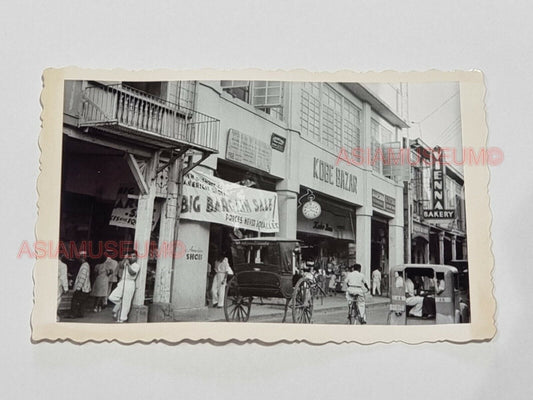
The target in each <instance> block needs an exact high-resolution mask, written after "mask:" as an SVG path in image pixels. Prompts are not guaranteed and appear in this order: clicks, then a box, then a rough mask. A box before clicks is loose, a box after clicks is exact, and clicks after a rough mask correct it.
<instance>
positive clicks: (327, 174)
mask: <svg viewBox="0 0 533 400" xmlns="http://www.w3.org/2000/svg"><path fill="white" fill-rule="evenodd" d="M313 179H314V180H315V181H320V182H325V183H327V184H329V185H331V186H335V187H338V188H340V189H342V190H345V191H347V192H351V193H356V194H357V176H355V175H353V174H350V173H349V172H347V171H345V170H343V169H341V168H339V167H336V166H335V165H333V164H330V163H327V162H325V161H322V160H321V159H319V158H317V157H314V158H313Z"/></svg>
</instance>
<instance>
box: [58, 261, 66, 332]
mask: <svg viewBox="0 0 533 400" xmlns="http://www.w3.org/2000/svg"><path fill="white" fill-rule="evenodd" d="M58 264H59V266H58V271H57V316H56V321H58V322H59V305H60V304H61V298H62V297H63V295H64V294H65V293H67V292H68V272H67V264H65V263H64V262H63V256H61V257H60V258H59V260H58Z"/></svg>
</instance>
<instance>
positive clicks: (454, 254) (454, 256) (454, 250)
mask: <svg viewBox="0 0 533 400" xmlns="http://www.w3.org/2000/svg"><path fill="white" fill-rule="evenodd" d="M452 260H457V237H456V236H455V235H452Z"/></svg>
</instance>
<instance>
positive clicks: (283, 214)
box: [276, 190, 298, 239]
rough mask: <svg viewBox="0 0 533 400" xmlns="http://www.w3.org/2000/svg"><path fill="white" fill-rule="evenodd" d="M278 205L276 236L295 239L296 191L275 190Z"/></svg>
mask: <svg viewBox="0 0 533 400" xmlns="http://www.w3.org/2000/svg"><path fill="white" fill-rule="evenodd" d="M277 194H278V206H279V232H278V233H277V234H276V236H280V237H284V238H287V239H296V219H297V218H296V217H297V213H298V209H297V207H298V193H297V192H293V191H291V190H277Z"/></svg>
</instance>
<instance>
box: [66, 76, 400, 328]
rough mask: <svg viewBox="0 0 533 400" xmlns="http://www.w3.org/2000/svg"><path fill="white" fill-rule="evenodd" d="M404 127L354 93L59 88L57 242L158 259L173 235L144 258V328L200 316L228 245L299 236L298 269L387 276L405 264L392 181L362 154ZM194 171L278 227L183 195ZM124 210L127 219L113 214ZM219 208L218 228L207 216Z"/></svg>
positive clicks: (261, 85) (351, 86)
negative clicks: (356, 267) (352, 269)
mask: <svg viewBox="0 0 533 400" xmlns="http://www.w3.org/2000/svg"><path fill="white" fill-rule="evenodd" d="M404 128H407V124H406V123H405V122H404V120H403V119H402V118H401V117H400V116H399V115H398V114H397V113H396V112H395V111H394V110H393V108H392V107H390V106H389V105H388V104H387V102H385V101H383V100H382V99H380V97H379V96H377V95H376V94H375V93H374V92H373V91H371V90H370V89H369V88H368V87H365V86H364V85H362V84H358V83H325V82H274V81H198V82H149V83H135V82H120V83H113V84H110V83H104V84H102V83H98V82H68V83H67V85H66V87H65V121H64V132H63V133H64V149H63V181H62V185H63V187H62V200H63V201H62V218H61V239H62V240H65V241H70V240H74V241H80V240H82V239H86V240H89V241H107V240H110V239H113V240H124V239H130V240H136V241H138V242H141V241H143V240H144V241H151V242H152V243H157V244H158V247H159V248H161V246H163V245H164V244H165V241H167V242H170V241H172V240H173V239H176V238H177V239H178V240H179V241H180V242H181V243H182V244H183V254H180V255H179V256H176V257H170V258H169V257H157V258H155V257H146V258H145V259H144V261H142V265H141V270H142V271H143V272H142V274H141V279H138V281H137V289H138V290H137V292H136V294H135V299H134V304H135V305H136V306H138V307H141V306H142V305H144V304H145V303H148V306H149V308H150V313H149V320H153V321H161V320H191V319H196V320H198V319H202V316H205V315H206V313H207V308H206V307H207V305H206V300H205V299H206V291H208V290H209V287H208V265H209V264H211V265H212V264H213V259H214V257H215V256H216V254H218V253H220V252H226V254H228V253H227V251H228V248H229V244H230V242H231V239H232V237H235V236H237V237H240V236H242V235H248V236H258V235H276V236H281V237H287V238H297V239H299V240H301V241H302V248H303V254H304V257H305V258H306V259H308V260H313V261H315V262H317V263H321V264H323V265H325V264H326V262H327V261H328V260H332V259H333V258H334V259H335V260H336V261H337V262H338V263H342V264H345V265H346V264H350V263H353V262H355V261H357V262H358V263H360V264H361V265H362V267H363V273H364V274H365V275H366V276H367V277H368V278H369V277H370V273H371V270H372V269H373V268H378V267H379V268H382V270H383V273H384V274H385V275H386V274H387V273H388V269H389V267H390V266H392V265H395V264H400V263H402V262H403V259H404V215H403V211H404V206H403V182H402V181H401V180H400V179H398V178H397V177H394V176H392V175H391V173H390V171H389V170H388V169H387V168H386V167H385V166H384V165H383V162H382V161H381V160H380V159H379V158H377V159H374V157H372V155H373V154H375V152H376V150H378V149H381V148H382V147H384V146H386V145H390V144H391V143H401V141H402V137H403V134H402V129H404ZM369 158H371V159H369ZM193 167H194V170H192V168H193ZM191 170H192V172H191ZM189 172H191V173H190V174H188V175H183V173H185V174H187V173H189ZM191 174H194V176H195V178H194V179H196V182H198V180H202V182H203V183H205V185H204V187H205V186H206V185H207V186H209V185H210V184H212V182H215V183H216V184H220V185H225V184H227V185H228V186H227V187H228V188H234V187H235V186H231V184H229V183H238V184H239V185H241V186H243V187H244V186H247V190H251V191H252V192H247V193H252V195H253V194H254V193H257V196H258V198H267V197H268V196H273V198H274V199H275V207H274V208H273V210H272V212H273V213H275V212H277V217H278V218H275V220H276V221H279V223H274V224H271V225H269V226H267V225H265V224H263V223H261V224H257V225H255V226H250V224H246V222H245V221H244V220H243V218H241V217H242V216H244V217H246V215H247V212H249V211H252V210H249V209H248V208H247V207H246V206H243V205H242V204H243V203H242V201H244V200H243V198H242V194H241V195H239V193H238V191H237V192H236V193H237V194H236V195H234V194H232V193H233V192H232V190H233V189H232V190H230V189H228V191H227V192H224V191H223V190H221V191H219V192H218V193H217V196H218V197H217V198H216V199H215V200H213V199H212V198H209V199H202V196H203V194H197V195H194V196H193V195H190V193H191V192H188V190H189V188H188V185H190V184H189V183H187V182H188V181H187V179H189V180H191V181H192V180H194V179H193V178H190V177H191V176H192V175H191ZM182 178H183V179H182ZM183 182H185V184H184V185H182V183H183ZM206 182H211V183H206ZM192 186H194V185H192ZM198 186H202V185H198ZM253 191H257V192H253ZM259 191H261V193H260V192H259ZM206 196H208V195H206ZM231 196H237V197H231ZM239 196H241V198H239ZM178 199H181V200H182V206H181V208H179V209H178V207H177V201H178ZM217 199H218V200H220V206H218V205H217V204H218V203H216V201H217ZM204 200H205V201H207V203H206V202H205V201H204ZM308 203H313V207H309V206H306V204H308ZM128 204H129V205H131V207H129V209H136V211H135V212H134V214H135V215H133V216H130V217H135V216H136V220H133V219H131V218H129V219H128V215H124V210H128V207H127V205H128ZM206 204H207V205H206ZM254 204H255V203H254ZM317 204H318V206H317ZM256 205H257V208H258V209H261V211H265V210H267V211H268V210H269V208H268V206H265V209H264V210H263V209H262V207H263V204H262V203H261V202H259V203H257V204H256ZM202 207H206V209H202ZM235 207H237V208H235ZM239 207H240V208H239ZM118 209H122V214H120V213H119V212H118V211H117V210H118ZM192 211H195V212H197V213H199V214H198V215H196V216H195V215H193V214H194V213H193V212H192ZM218 211H220V212H222V213H224V212H225V216H226V218H225V220H224V219H222V220H220V219H214V218H212V217H213V215H214V214H215V213H216V212H218ZM202 213H203V214H202ZM126 214H127V213H126ZM236 214H242V215H236ZM199 215H204V216H207V217H206V218H204V219H202V217H201V216H200V217H199ZM110 223H112V224H111V225H110ZM140 319H142V317H139V318H137V319H135V318H134V319H133V320H140Z"/></svg>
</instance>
